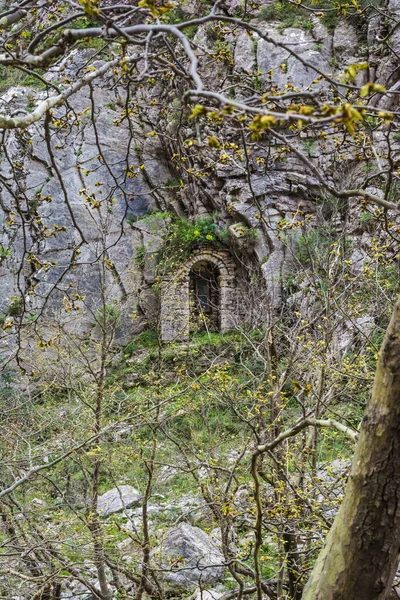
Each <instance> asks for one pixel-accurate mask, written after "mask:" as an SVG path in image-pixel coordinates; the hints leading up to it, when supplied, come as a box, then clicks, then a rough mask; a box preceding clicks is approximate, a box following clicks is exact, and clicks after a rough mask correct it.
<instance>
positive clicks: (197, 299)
mask: <svg viewBox="0 0 400 600" xmlns="http://www.w3.org/2000/svg"><path fill="white" fill-rule="evenodd" d="M235 291H236V290H235V263H234V261H233V259H232V257H231V255H230V254H229V252H227V251H226V250H214V249H212V248H200V249H199V250H197V251H196V252H194V253H193V255H192V256H191V257H190V258H189V259H188V260H187V261H186V262H185V263H184V264H183V265H182V266H181V267H180V269H179V270H178V271H177V272H176V273H172V274H171V275H168V276H166V277H164V279H163V282H162V286H161V314H160V322H161V339H162V340H163V341H164V342H172V341H186V340H188V338H189V332H190V322H191V313H192V315H193V313H196V311H197V313H198V315H199V317H200V321H201V320H203V322H204V324H206V323H207V321H208V327H209V328H210V330H214V331H215V330H218V331H221V332H224V331H229V330H231V329H233V328H234V325H235V323H234V314H235V304H236V303H235V296H236V294H235ZM208 327H207V326H206V325H205V327H204V328H208Z"/></svg>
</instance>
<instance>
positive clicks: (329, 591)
mask: <svg viewBox="0 0 400 600" xmlns="http://www.w3.org/2000/svg"><path fill="white" fill-rule="evenodd" d="M399 547H400V299H399V300H398V301H397V303H396V306H395V309H394V312H393V315H392V318H391V321H390V324H389V327H388V329H387V331H386V335H385V339H384V341H383V344H382V348H381V351H380V354H379V360H378V366H377V370H376V375H375V381H374V386H373V389H372V397H371V399H370V401H369V403H368V406H367V409H366V413H365V416H364V419H363V422H362V426H361V432H360V437H359V441H358V444H357V448H356V452H355V455H354V459H353V464H352V468H351V472H350V477H349V481H348V483H347V488H346V492H345V496H344V500H343V503H342V505H341V507H340V510H339V512H338V514H337V516H336V518H335V521H334V523H333V525H332V528H331V530H330V532H329V534H328V536H327V539H326V544H325V547H324V549H323V550H322V551H321V553H320V555H319V556H318V559H317V562H316V564H315V567H314V569H313V571H312V574H311V577H310V579H309V581H308V583H307V586H306V588H305V590H304V593H303V600H384V599H386V598H388V597H389V595H390V591H391V585H392V582H393V578H394V576H395V573H396V569H397V564H398V560H399Z"/></svg>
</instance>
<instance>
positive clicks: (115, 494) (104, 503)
mask: <svg viewBox="0 0 400 600" xmlns="http://www.w3.org/2000/svg"><path fill="white" fill-rule="evenodd" d="M141 500H142V494H141V493H140V492H139V491H138V490H137V489H136V488H134V487H132V486H131V485H120V486H118V487H116V488H113V489H112V490H109V491H108V492H106V493H105V494H103V495H102V496H99V500H98V509H99V513H100V514H101V515H102V516H105V517H107V516H109V515H113V514H114V513H117V512H120V511H121V510H124V508H131V507H132V506H135V505H138V504H139V503H140V501H141Z"/></svg>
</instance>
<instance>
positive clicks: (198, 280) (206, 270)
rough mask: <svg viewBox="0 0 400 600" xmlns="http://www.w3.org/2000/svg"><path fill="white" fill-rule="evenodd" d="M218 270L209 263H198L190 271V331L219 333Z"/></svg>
mask: <svg viewBox="0 0 400 600" xmlns="http://www.w3.org/2000/svg"><path fill="white" fill-rule="evenodd" d="M219 277H220V273H219V269H218V267H216V266H215V265H213V264H212V263H209V262H205V261H204V262H200V263H197V264H196V265H194V266H193V267H192V269H191V271H190V287H189V290H190V329H191V331H199V330H200V331H220V329H221V319H220V283H219Z"/></svg>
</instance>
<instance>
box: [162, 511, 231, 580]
mask: <svg viewBox="0 0 400 600" xmlns="http://www.w3.org/2000/svg"><path fill="white" fill-rule="evenodd" d="M160 554H161V559H162V563H163V565H164V568H166V567H168V568H170V569H171V570H170V571H167V572H165V573H162V579H163V580H164V581H165V582H166V583H169V584H170V585H172V586H174V587H181V588H183V589H185V590H186V589H193V588H195V587H197V586H198V585H199V584H200V585H201V586H205V585H210V584H213V583H216V582H217V581H219V580H220V579H221V578H222V577H223V574H224V570H225V567H224V557H223V555H222V554H221V552H220V550H219V549H218V547H217V546H216V544H215V543H214V542H213V540H212V539H211V538H210V536H208V535H207V534H206V533H205V532H204V531H202V530H201V529H199V528H198V527H193V526H192V525H189V524H188V523H180V524H179V525H178V526H177V527H173V528H172V529H170V530H169V531H168V532H167V535H166V536H165V539H164V541H163V544H162V545H161V547H160Z"/></svg>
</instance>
